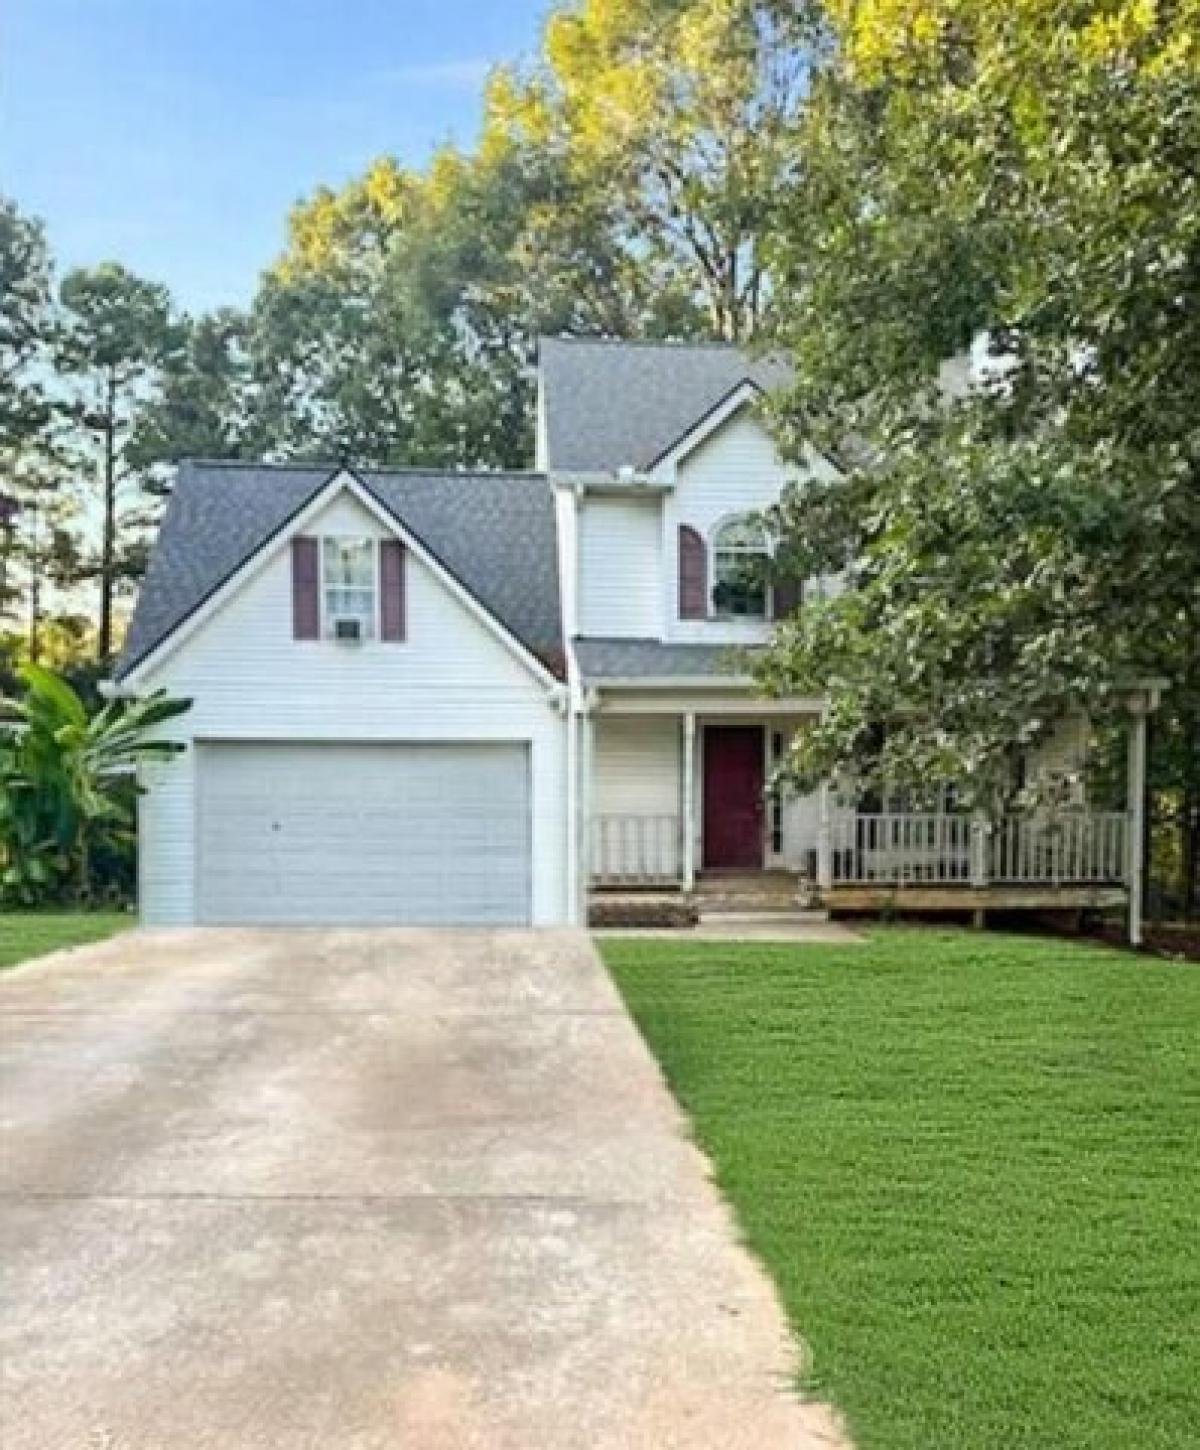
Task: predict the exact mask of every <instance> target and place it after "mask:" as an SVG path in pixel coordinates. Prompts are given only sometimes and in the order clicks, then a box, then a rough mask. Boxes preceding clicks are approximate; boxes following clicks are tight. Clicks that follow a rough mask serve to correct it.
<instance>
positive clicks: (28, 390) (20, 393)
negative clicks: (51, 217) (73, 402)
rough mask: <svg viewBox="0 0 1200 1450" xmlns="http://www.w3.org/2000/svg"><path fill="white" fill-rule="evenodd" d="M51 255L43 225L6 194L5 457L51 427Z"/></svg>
mask: <svg viewBox="0 0 1200 1450" xmlns="http://www.w3.org/2000/svg"><path fill="white" fill-rule="evenodd" d="M52 309H53V294H52V272H51V263H50V254H49V251H48V250H47V247H46V239H45V235H44V233H43V231H42V228H41V225H40V224H39V223H38V222H36V221H34V220H32V219H31V218H29V217H26V216H23V215H22V214H21V212H20V211H18V209H17V207H16V205H15V203H14V202H12V201H10V200H9V199H8V198H7V197H3V196H0V455H3V454H10V453H11V452H12V451H13V450H14V449H19V448H20V447H21V446H22V445H23V444H24V443H25V442H26V441H27V440H28V439H29V438H31V437H33V436H36V435H37V433H38V432H40V430H41V429H43V428H44V427H45V425H46V422H47V420H48V417H49V404H48V400H47V397H46V390H45V382H46V380H45V377H44V376H39V368H40V366H41V365H43V364H44V363H45V359H46V354H47V349H48V347H49V345H50V341H51V334H52V330H53V310H52Z"/></svg>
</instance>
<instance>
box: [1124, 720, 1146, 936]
mask: <svg viewBox="0 0 1200 1450" xmlns="http://www.w3.org/2000/svg"><path fill="white" fill-rule="evenodd" d="M1127 766H1128V768H1127V771H1126V786H1125V808H1126V809H1125V815H1126V820H1127V821H1128V823H1129V840H1128V842H1127V843H1126V851H1125V861H1126V864H1125V880H1126V885H1127V887H1128V888H1129V940H1130V943H1131V944H1132V945H1133V946H1135V947H1136V946H1140V945H1141V940H1142V905H1143V903H1142V858H1143V856H1144V854H1145V850H1146V702H1145V701H1143V700H1138V701H1136V702H1134V703H1133V704H1131V705H1130V718H1129V753H1128V758H1127Z"/></svg>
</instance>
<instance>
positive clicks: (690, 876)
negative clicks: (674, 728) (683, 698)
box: [681, 710, 696, 891]
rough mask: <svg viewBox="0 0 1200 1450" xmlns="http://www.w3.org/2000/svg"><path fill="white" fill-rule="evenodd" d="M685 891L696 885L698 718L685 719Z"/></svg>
mask: <svg viewBox="0 0 1200 1450" xmlns="http://www.w3.org/2000/svg"><path fill="white" fill-rule="evenodd" d="M682 819H683V841H682V842H681V844H682V847H683V889H684V890H685V891H691V890H692V888H693V887H694V886H695V884H696V716H695V714H694V713H693V712H692V711H691V710H689V711H687V713H686V714H685V715H684V717H683V815H682Z"/></svg>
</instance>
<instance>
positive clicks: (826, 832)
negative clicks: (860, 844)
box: [817, 780, 833, 891]
mask: <svg viewBox="0 0 1200 1450" xmlns="http://www.w3.org/2000/svg"><path fill="white" fill-rule="evenodd" d="M832 885H833V820H832V817H831V814H830V801H829V782H828V781H825V780H823V781H822V782H821V788H820V790H819V791H818V793H817V887H818V889H819V890H821V891H828V890H829V889H830V887H831V886H832Z"/></svg>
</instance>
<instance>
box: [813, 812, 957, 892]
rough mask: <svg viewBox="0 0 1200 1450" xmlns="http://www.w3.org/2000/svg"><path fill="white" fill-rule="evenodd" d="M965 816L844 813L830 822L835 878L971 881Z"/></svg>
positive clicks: (899, 881) (840, 881)
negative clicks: (844, 814)
mask: <svg viewBox="0 0 1200 1450" xmlns="http://www.w3.org/2000/svg"><path fill="white" fill-rule="evenodd" d="M971 824H972V823H971V819H970V817H969V816H951V815H902V814H900V813H898V812H887V813H880V814H874V815H846V816H840V817H838V818H836V819H834V820H833V821H831V822H830V845H831V850H832V866H833V873H832V874H833V883H834V885H835V886H836V885H840V884H845V885H849V884H852V883H853V884H864V883H867V882H875V881H887V882H895V883H897V884H902V883H904V882H908V881H913V882H917V881H921V882H969V881H970V880H971Z"/></svg>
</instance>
